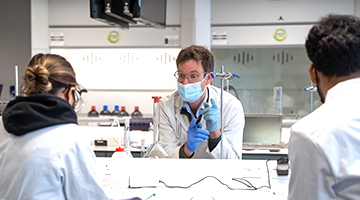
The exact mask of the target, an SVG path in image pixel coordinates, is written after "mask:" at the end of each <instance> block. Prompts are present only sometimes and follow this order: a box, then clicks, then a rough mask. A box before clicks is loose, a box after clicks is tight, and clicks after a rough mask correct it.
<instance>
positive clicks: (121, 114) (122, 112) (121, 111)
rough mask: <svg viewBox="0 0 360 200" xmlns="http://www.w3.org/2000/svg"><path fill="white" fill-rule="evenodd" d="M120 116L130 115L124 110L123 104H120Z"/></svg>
mask: <svg viewBox="0 0 360 200" xmlns="http://www.w3.org/2000/svg"><path fill="white" fill-rule="evenodd" d="M120 116H122V117H128V116H130V115H129V113H128V112H126V109H125V106H121V110H120Z"/></svg>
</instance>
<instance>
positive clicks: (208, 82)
mask: <svg viewBox="0 0 360 200" xmlns="http://www.w3.org/2000/svg"><path fill="white" fill-rule="evenodd" d="M210 73H211V72H210ZM210 73H209V74H208V75H207V77H206V80H205V81H206V85H209V84H210V83H211V81H212V80H213V78H212V77H211V75H210Z"/></svg>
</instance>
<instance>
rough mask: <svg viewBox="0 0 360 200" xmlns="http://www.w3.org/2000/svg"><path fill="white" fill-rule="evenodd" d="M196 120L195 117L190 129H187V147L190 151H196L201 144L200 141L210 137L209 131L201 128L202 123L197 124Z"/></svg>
mask: <svg viewBox="0 0 360 200" xmlns="http://www.w3.org/2000/svg"><path fill="white" fill-rule="evenodd" d="M195 121H196V119H195V118H194V119H192V120H191V122H190V126H189V129H188V130H187V142H186V148H187V149H188V150H189V151H190V152H194V151H195V150H196V149H197V147H198V146H199V144H200V142H205V141H206V140H207V139H209V132H208V131H206V130H204V129H201V128H202V124H201V123H199V124H198V125H197V126H196V125H195Z"/></svg>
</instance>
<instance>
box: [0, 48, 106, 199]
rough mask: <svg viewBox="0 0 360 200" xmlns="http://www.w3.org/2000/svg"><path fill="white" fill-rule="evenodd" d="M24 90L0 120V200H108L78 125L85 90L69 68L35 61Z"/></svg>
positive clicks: (50, 59) (48, 59) (43, 58)
mask: <svg viewBox="0 0 360 200" xmlns="http://www.w3.org/2000/svg"><path fill="white" fill-rule="evenodd" d="M22 88H23V90H22V93H23V96H18V97H16V98H15V100H13V101H11V102H9V104H8V105H7V107H6V108H5V110H4V112H3V115H2V116H1V118H0V119H1V120H0V199H108V198H107V196H106V194H105V193H104V191H103V190H102V188H101V185H100V181H99V179H98V176H97V170H96V163H95V156H94V152H93V151H92V149H91V147H90V143H89V141H86V140H84V139H82V138H81V137H82V135H81V129H80V128H79V127H78V125H77V116H76V113H75V109H81V101H80V98H81V92H84V90H79V88H78V83H77V82H76V78H75V72H74V70H73V68H72V66H71V65H70V63H69V62H68V61H66V60H65V59H64V58H63V57H61V56H58V55H53V54H45V55H44V54H38V55H35V56H34V57H33V58H32V59H31V61H30V63H29V65H28V67H27V68H26V73H25V77H24V85H23V87H22Z"/></svg>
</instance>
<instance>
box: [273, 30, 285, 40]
mask: <svg viewBox="0 0 360 200" xmlns="http://www.w3.org/2000/svg"><path fill="white" fill-rule="evenodd" d="M286 37H287V33H286V31H285V30H284V29H277V30H276V31H275V33H274V39H275V40H276V41H278V42H281V41H284V40H285V39H286Z"/></svg>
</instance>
